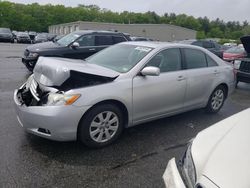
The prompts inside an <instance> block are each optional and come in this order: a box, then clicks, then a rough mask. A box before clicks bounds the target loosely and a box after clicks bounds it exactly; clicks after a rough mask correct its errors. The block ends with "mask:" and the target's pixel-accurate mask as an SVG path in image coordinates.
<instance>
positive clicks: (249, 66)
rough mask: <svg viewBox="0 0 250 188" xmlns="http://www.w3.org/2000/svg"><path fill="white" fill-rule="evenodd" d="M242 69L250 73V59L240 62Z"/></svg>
mask: <svg viewBox="0 0 250 188" xmlns="http://www.w3.org/2000/svg"><path fill="white" fill-rule="evenodd" d="M239 70H240V71H242V72H247V73H250V61H249V62H248V61H242V62H241V64H240V69H239Z"/></svg>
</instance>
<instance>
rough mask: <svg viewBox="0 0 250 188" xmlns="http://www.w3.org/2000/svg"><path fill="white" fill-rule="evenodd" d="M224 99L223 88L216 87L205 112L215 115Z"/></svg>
mask: <svg viewBox="0 0 250 188" xmlns="http://www.w3.org/2000/svg"><path fill="white" fill-rule="evenodd" d="M225 98H226V92H225V88H224V87H223V86H218V87H217V88H216V89H215V90H214V91H213V93H212V94H211V96H210V98H209V101H208V103H207V106H206V110H207V112H209V113H217V112H218V111H219V110H220V109H221V108H222V106H223V104H224V101H225Z"/></svg>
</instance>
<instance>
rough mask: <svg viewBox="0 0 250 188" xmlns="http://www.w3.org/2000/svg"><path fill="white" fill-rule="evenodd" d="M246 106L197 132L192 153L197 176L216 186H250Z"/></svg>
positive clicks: (249, 116)
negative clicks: (240, 110) (203, 177)
mask: <svg viewBox="0 0 250 188" xmlns="http://www.w3.org/2000/svg"><path fill="white" fill-rule="evenodd" d="M249 122H250V108H249V109H247V110H244V111H242V112H240V113H238V114H236V115H234V116H231V117H230V118H227V119H225V120H223V121H221V122H219V123H217V124H215V125H213V126H211V127H209V128H208V129H205V130H204V131H202V132H200V133H199V134H198V135H197V137H196V138H195V139H194V141H193V145H192V155H193V160H194V163H195V167H196V172H197V177H198V178H199V177H201V176H202V175H204V176H206V177H208V178H209V179H210V180H211V181H212V182H214V183H215V184H216V185H218V186H219V187H227V188H233V187H250V181H249V174H250V147H249V143H250V126H249Z"/></svg>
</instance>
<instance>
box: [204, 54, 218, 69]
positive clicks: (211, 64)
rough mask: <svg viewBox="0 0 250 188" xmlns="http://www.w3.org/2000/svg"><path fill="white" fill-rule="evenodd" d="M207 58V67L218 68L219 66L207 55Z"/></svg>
mask: <svg viewBox="0 0 250 188" xmlns="http://www.w3.org/2000/svg"><path fill="white" fill-rule="evenodd" d="M206 57H207V65H208V66H209V67H214V66H218V64H217V63H216V62H215V61H214V60H213V59H212V58H211V57H210V56H208V55H206Z"/></svg>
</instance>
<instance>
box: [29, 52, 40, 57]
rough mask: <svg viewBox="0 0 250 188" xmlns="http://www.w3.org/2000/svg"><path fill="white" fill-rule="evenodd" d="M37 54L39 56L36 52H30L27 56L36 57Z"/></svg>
mask: <svg viewBox="0 0 250 188" xmlns="http://www.w3.org/2000/svg"><path fill="white" fill-rule="evenodd" d="M38 56H39V54H38V53H33V52H30V53H29V56H28V57H38Z"/></svg>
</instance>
